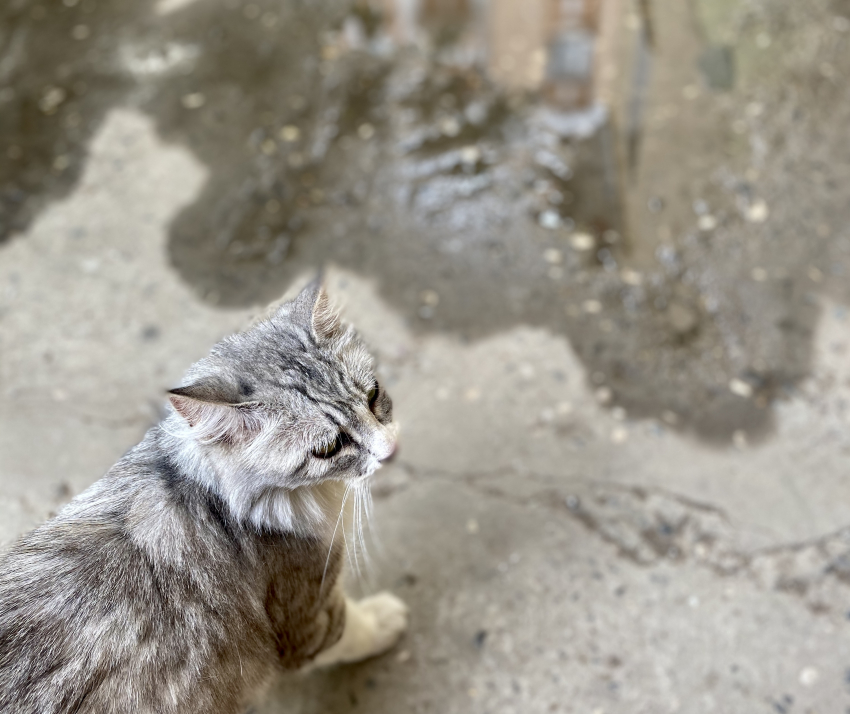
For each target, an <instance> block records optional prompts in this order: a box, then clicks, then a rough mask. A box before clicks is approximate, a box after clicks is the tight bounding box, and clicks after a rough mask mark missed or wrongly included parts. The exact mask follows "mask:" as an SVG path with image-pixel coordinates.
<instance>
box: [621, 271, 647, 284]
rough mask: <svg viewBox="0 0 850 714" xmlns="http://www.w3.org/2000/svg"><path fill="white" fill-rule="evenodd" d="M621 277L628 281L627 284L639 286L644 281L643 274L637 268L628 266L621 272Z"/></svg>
mask: <svg viewBox="0 0 850 714" xmlns="http://www.w3.org/2000/svg"><path fill="white" fill-rule="evenodd" d="M620 279H621V280H622V281H623V282H624V283H626V285H634V286H635V287H637V286H638V285H640V284H641V283H642V282H643V275H641V274H640V273H639V272H637V271H636V270H630V269H628V268H626V269H624V270H622V271H621V272H620Z"/></svg>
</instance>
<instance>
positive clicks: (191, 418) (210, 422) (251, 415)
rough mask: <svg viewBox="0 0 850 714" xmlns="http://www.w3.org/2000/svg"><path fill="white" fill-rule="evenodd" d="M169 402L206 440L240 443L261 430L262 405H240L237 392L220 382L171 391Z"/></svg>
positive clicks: (210, 381)
mask: <svg viewBox="0 0 850 714" xmlns="http://www.w3.org/2000/svg"><path fill="white" fill-rule="evenodd" d="M168 399H169V401H170V402H171V405H172V406H173V407H174V410H175V411H176V412H177V413H178V414H179V415H180V416H182V417H183V418H184V419H185V420H186V421H187V423H188V424H189V426H190V427H192V430H193V431H195V433H196V434H197V435H198V438H199V439H201V440H203V441H224V440H226V441H239V440H244V439H246V438H249V437H250V436H252V435H254V434H256V433H257V432H259V430H260V426H261V420H260V419H259V415H258V414H257V407H258V406H259V405H258V404H257V403H256V402H239V401H238V394H237V393H236V392H235V390H233V389H230V388H228V386H227V385H225V384H224V383H221V382H219V381H217V380H210V379H207V380H201V381H199V382H195V383H194V384H190V385H188V386H186V387H178V388H177V389H172V390H170V391H169V392H168Z"/></svg>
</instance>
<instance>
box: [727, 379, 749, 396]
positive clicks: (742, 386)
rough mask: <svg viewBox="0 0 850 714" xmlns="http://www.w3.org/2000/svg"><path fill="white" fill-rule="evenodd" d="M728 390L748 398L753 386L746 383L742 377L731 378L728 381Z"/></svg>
mask: <svg viewBox="0 0 850 714" xmlns="http://www.w3.org/2000/svg"><path fill="white" fill-rule="evenodd" d="M729 391H730V392H732V394H737V395H738V396H739V397H743V398H744V399H748V398H749V397H751V396H753V388H752V386H751V385H749V384H747V382H745V381H744V380H743V379H733V380H732V381H730V382H729Z"/></svg>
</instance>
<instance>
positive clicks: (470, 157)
mask: <svg viewBox="0 0 850 714" xmlns="http://www.w3.org/2000/svg"><path fill="white" fill-rule="evenodd" d="M480 158H481V149H479V148H478V147H477V146H465V147H464V148H463V149H461V150H460V160H461V161H462V162H463V163H465V164H476V163H478V160H479V159H480Z"/></svg>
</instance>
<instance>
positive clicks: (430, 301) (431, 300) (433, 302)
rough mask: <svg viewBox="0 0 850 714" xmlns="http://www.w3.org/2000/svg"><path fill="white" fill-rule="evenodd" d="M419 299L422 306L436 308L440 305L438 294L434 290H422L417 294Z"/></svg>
mask: <svg viewBox="0 0 850 714" xmlns="http://www.w3.org/2000/svg"><path fill="white" fill-rule="evenodd" d="M419 299H420V300H421V301H422V303H423V304H424V305H430V306H431V307H436V306H437V305H439V304H440V294H439V293H438V292H437V291H436V290H423V291H422V292H421V293H419Z"/></svg>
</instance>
